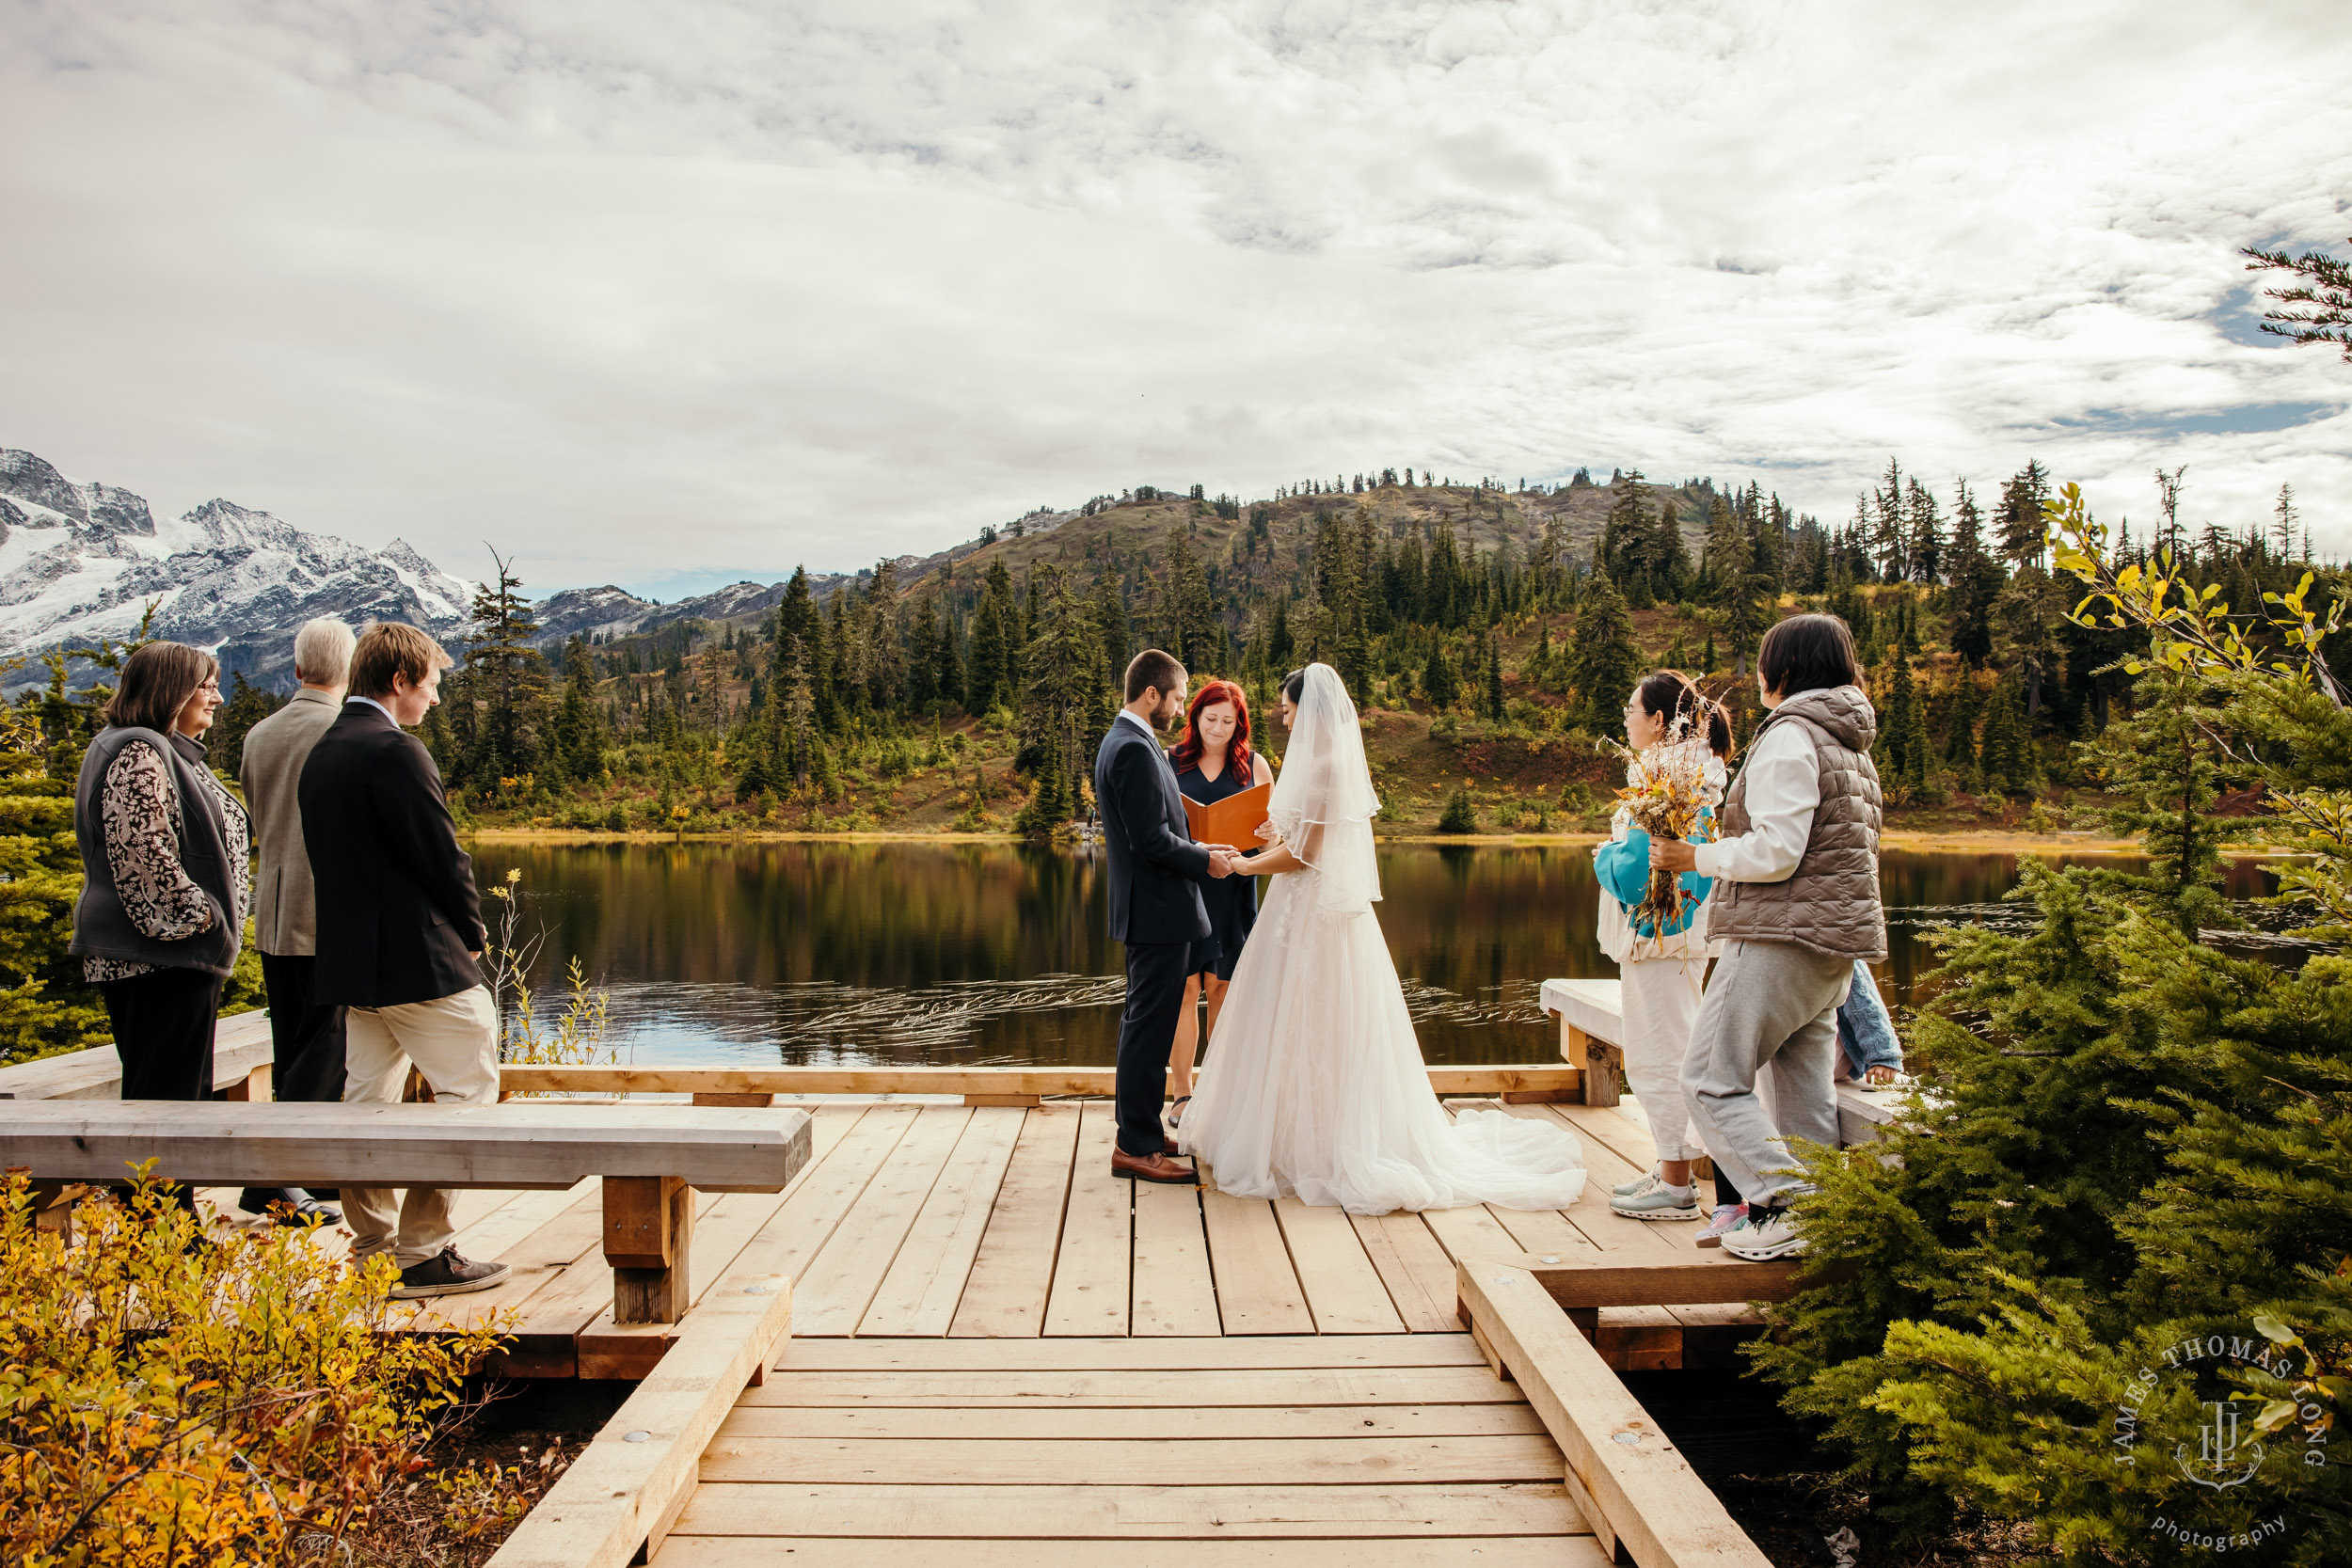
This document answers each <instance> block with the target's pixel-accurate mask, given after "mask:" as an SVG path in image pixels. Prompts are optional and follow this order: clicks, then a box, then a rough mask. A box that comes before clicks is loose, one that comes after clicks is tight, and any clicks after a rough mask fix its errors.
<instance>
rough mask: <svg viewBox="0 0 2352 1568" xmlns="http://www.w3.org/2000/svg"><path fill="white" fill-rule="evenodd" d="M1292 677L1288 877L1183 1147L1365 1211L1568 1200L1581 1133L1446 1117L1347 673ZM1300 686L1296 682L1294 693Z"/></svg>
mask: <svg viewBox="0 0 2352 1568" xmlns="http://www.w3.org/2000/svg"><path fill="white" fill-rule="evenodd" d="M1302 675H1303V679H1302V678H1301V677H1300V676H1294V677H1292V680H1291V681H1289V682H1285V683H1284V691H1283V701H1282V717H1283V719H1284V721H1286V722H1287V723H1289V725H1290V729H1291V738H1290V746H1289V748H1288V751H1287V753H1286V755H1285V756H1284V758H1283V761H1282V768H1281V771H1280V772H1279V774H1278V775H1277V777H1276V779H1275V784H1274V794H1273V799H1272V800H1271V801H1270V802H1269V803H1268V806H1267V816H1269V817H1270V818H1271V819H1272V822H1273V826H1274V831H1275V832H1276V834H1277V835H1278V836H1279V843H1278V844H1277V845H1275V846H1274V847H1271V848H1269V849H1267V850H1265V851H1263V852H1262V853H1261V854H1259V855H1257V856H1255V857H1253V858H1252V859H1251V860H1250V861H1247V862H1244V863H1243V864H1245V865H1254V866H1255V867H1256V868H1257V869H1258V870H1260V871H1271V872H1278V873H1280V875H1278V876H1276V877H1275V878H1274V885H1273V887H1272V889H1271V890H1270V891H1269V892H1268V893H1267V895H1266V899H1265V906H1264V908H1263V909H1262V910H1261V911H1259V913H1258V923H1257V926H1256V927H1255V928H1254V929H1252V930H1251V932H1250V933H1249V943H1248V946H1246V947H1244V948H1243V949H1242V956H1241V961H1240V963H1239V964H1238V965H1237V966H1236V967H1235V968H1234V971H1233V979H1232V989H1231V990H1228V991H1227V992H1226V998H1225V1006H1224V1008H1223V1010H1222V1012H1220V1014H1219V1015H1218V1019H1217V1030H1216V1038H1215V1040H1214V1041H1213V1047H1214V1048H1213V1049H1212V1050H1211V1052H1210V1053H1209V1064H1208V1068H1207V1070H1206V1071H1205V1072H1204V1073H1203V1074H1202V1076H1201V1078H1200V1083H1199V1085H1198V1086H1197V1087H1196V1088H1195V1089H1194V1091H1193V1098H1192V1104H1191V1105H1190V1106H1189V1107H1188V1108H1187V1109H1186V1110H1185V1112H1184V1119H1183V1121H1182V1123H1181V1124H1180V1125H1179V1126H1178V1128H1177V1134H1176V1135H1177V1143H1178V1144H1179V1146H1180V1147H1181V1148H1183V1149H1184V1152H1185V1153H1187V1154H1197V1155H1199V1156H1200V1159H1201V1160H1202V1161H1204V1162H1205V1163H1207V1164H1208V1165H1209V1166H1210V1167H1212V1169H1213V1171H1214V1173H1215V1176H1216V1185H1217V1186H1218V1187H1219V1188H1220V1189H1222V1190H1223V1191H1225V1192H1229V1193H1234V1194H1238V1195H1240V1196H1244V1197H1266V1198H1272V1197H1282V1196H1289V1195H1291V1194H1296V1195H1297V1196H1298V1197H1299V1198H1300V1199H1301V1200H1302V1201H1304V1202H1307V1203H1313V1204H1325V1205H1336V1206H1337V1207H1339V1208H1342V1209H1345V1210H1347V1211H1349V1212H1353V1213H1359V1214H1385V1213H1388V1212H1391V1211H1393V1210H1398V1209H1452V1208H1457V1207H1460V1206H1462V1205H1465V1204H1472V1203H1494V1204H1500V1205H1502V1207H1504V1208H1508V1209H1565V1208H1566V1207H1567V1206H1568V1205H1569V1204H1571V1203H1574V1202H1575V1201H1576V1200H1577V1198H1578V1196H1580V1195H1581V1194H1582V1192H1583V1190H1584V1162H1583V1158H1582V1154H1581V1150H1580V1149H1579V1148H1578V1146H1577V1141H1576V1134H1575V1133H1573V1132H1569V1131H1568V1130H1567V1129H1566V1128H1565V1127H1562V1126H1561V1125H1559V1124H1558V1123H1557V1122H1552V1121H1537V1120H1534V1119H1532V1118H1525V1119H1523V1118H1521V1117H1513V1116H1507V1115H1504V1114H1503V1113H1502V1112H1500V1111H1470V1112H1465V1113H1463V1114H1462V1115H1461V1116H1460V1117H1455V1118H1454V1119H1453V1120H1451V1121H1449V1120H1448V1119H1447V1117H1446V1114H1445V1112H1444V1110H1443V1109H1442V1108H1441V1107H1439V1105H1438V1100H1437V1096H1436V1095H1434V1094H1433V1093H1431V1092H1430V1088H1429V1070H1428V1069H1427V1067H1426V1066H1425V1065H1424V1064H1423V1063H1422V1056H1421V1043H1420V1041H1419V1040H1418V1039H1417V1038H1415V1037H1414V1034H1413V1021H1412V1018H1411V1016H1410V1015H1409V1014H1408V1013H1407V1012H1406V1007H1405V992H1404V989H1403V987H1401V986H1400V985H1399V984H1398V983H1397V977H1396V964H1395V961H1394V960H1393V959H1392V958H1390V956H1389V945H1388V942H1387V940H1386V939H1385V938H1384V937H1383V936H1382V935H1381V933H1380V922H1379V918H1378V916H1376V915H1375V914H1374V912H1373V909H1372V906H1373V904H1374V903H1375V901H1376V900H1377V899H1378V898H1379V896H1380V874H1379V869H1378V866H1377V864H1376V863H1375V860H1374V850H1373V837H1372V817H1373V814H1374V813H1375V812H1376V811H1378V810H1379V809H1380V800H1379V798H1378V797H1377V796H1376V795H1375V794H1374V793H1373V788H1372V771H1371V768H1369V767H1368V766H1367V765H1366V764H1365V761H1364V740H1363V734H1362V732H1361V731H1360V730H1359V728H1358V726H1357V721H1356V705H1355V704H1354V703H1352V702H1350V701H1349V700H1348V696H1347V689H1346V687H1344V686H1343V685H1342V684H1341V681H1340V677H1339V674H1338V672H1336V671H1334V670H1333V669H1332V668H1331V667H1330V666H1329V665H1327V664H1311V665H1309V666H1308V667H1307V668H1306V670H1305V671H1304V672H1302ZM1294 683H1295V686H1294Z"/></svg>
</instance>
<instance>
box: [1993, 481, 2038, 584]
mask: <svg viewBox="0 0 2352 1568" xmlns="http://www.w3.org/2000/svg"><path fill="white" fill-rule="evenodd" d="M2048 499H2050V470H2049V469H2047V468H2044V467H2042V464H2041V462H2040V461H2039V460H2036V461H2034V462H2030V463H2027V464H2026V466H2025V467H2023V468H2020V469H2019V470H2018V471H2017V472H2016V473H2015V474H2013V475H2011V476H2010V479H2009V480H2007V481H2006V482H2005V483H2003V484H2002V485H2001V504H2000V507H1999V509H1998V511H1997V512H1996V514H1995V515H1994V537H1995V538H1996V540H1997V541H1998V544H1999V547H2000V551H2001V555H2002V557H2003V559H2005V560H2007V561H2008V562H2010V564H2011V565H2012V566H2021V567H2022V566H2031V565H2037V564H2039V563H2040V562H2041V560H2042V541H2043V540H2044V539H2045V538H2047V537H2048V534H2049V524H2048V522H2047V521H2045V520H2044V518H2043V517H2042V504H2043V503H2044V502H2046V501H2047V500H2048Z"/></svg>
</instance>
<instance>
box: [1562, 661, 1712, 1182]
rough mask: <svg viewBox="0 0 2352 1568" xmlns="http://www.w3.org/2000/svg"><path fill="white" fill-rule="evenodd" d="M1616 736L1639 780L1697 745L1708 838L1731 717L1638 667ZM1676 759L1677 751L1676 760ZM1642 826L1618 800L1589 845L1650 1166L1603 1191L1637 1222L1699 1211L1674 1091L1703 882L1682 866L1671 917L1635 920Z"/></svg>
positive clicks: (1694, 989) (1703, 942)
mask: <svg viewBox="0 0 2352 1568" xmlns="http://www.w3.org/2000/svg"><path fill="white" fill-rule="evenodd" d="M1625 738H1626V744H1627V745H1628V746H1629V747H1630V748H1631V749H1632V751H1633V752H1634V756H1633V759H1632V760H1631V761H1630V762H1629V763H1628V764H1627V766H1626V782H1627V783H1628V784H1639V783H1641V782H1642V775H1643V773H1644V770H1645V768H1647V767H1650V766H1654V765H1655V764H1657V763H1658V762H1659V761H1660V760H1661V759H1660V755H1659V753H1660V752H1661V750H1673V749H1682V748H1688V749H1689V750H1690V751H1692V752H1696V753H1697V756H1696V758H1695V759H1693V760H1695V762H1696V764H1697V768H1698V771H1699V772H1700V774H1701V776H1703V777H1704V778H1705V779H1706V781H1707V803H1708V815H1707V818H1706V821H1705V822H1704V823H1703V825H1702V827H1701V830H1700V832H1699V834H1698V835H1697V836H1698V837H1699V838H1701V839H1702V840H1703V839H1705V838H1708V837H1712V836H1713V832H1712V828H1713V808H1714V807H1715V806H1716V805H1717V804H1718V803H1720V802H1721V801H1722V800H1723V792H1724V762H1725V761H1726V760H1727V759H1728V758H1729V756H1730V754H1731V721H1730V719H1729V718H1728V716H1726V715H1725V714H1724V710H1723V708H1722V707H1721V706H1719V705H1716V704H1714V703H1711V702H1709V701H1708V699H1707V697H1706V696H1705V695H1704V694H1703V693H1702V692H1701V691H1700V690H1699V689H1698V688H1697V687H1696V686H1695V685H1693V684H1692V681H1691V677H1690V676H1688V675H1685V674H1684V673H1681V672H1680V671H1679V670H1660V671H1656V672H1654V673H1651V674H1648V675H1645V676H1644V677H1643V679H1642V681H1641V683H1640V684H1639V685H1637V686H1635V687H1634V689H1633V695H1632V696H1631V698H1629V700H1628V701H1627V703H1626V705H1625ZM1676 760H1677V761H1679V760H1681V759H1676ZM1649 861H1650V856H1649V834H1648V833H1647V832H1645V831H1643V830H1642V829H1640V828H1637V827H1635V826H1634V825H1633V822H1632V818H1631V816H1629V813H1628V812H1627V811H1626V809H1625V808H1624V807H1622V806H1621V807H1619V808H1618V810H1617V814H1616V816H1614V817H1613V819H1612V820H1611V822H1610V825H1609V842H1608V843H1606V844H1602V845H1599V846H1597V847H1595V848H1594V850H1593V870H1594V874H1595V875H1596V876H1597V878H1598V879H1599V881H1600V922H1599V928H1598V934H1599V937H1600V947H1601V951H1602V952H1604V953H1606V954H1608V955H1609V957H1610V958H1613V960H1615V962H1616V965H1617V973H1618V974H1619V975H1621V976H1622V977H1623V980H1624V990H1623V992H1622V995H1623V998H1624V1001H1623V1006H1624V1008H1625V1013H1624V1017H1625V1075H1626V1077H1628V1078H1629V1079H1630V1080H1632V1083H1633V1092H1634V1093H1635V1094H1636V1095H1638V1096H1640V1097H1641V1101H1642V1112H1643V1114H1644V1115H1645V1116H1646V1117H1648V1118H1649V1132H1650V1141H1651V1142H1652V1143H1654V1144H1655V1145H1656V1146H1657V1148H1658V1164H1657V1167H1656V1168H1655V1169H1653V1170H1650V1171H1647V1172H1645V1173H1644V1174H1643V1175H1641V1176H1639V1177H1636V1178H1635V1179H1634V1180H1631V1181H1628V1182H1626V1183H1624V1184H1623V1185H1621V1186H1619V1187H1618V1188H1617V1189H1616V1190H1615V1191H1614V1192H1613V1193H1612V1194H1611V1195H1610V1199H1609V1207H1610V1208H1611V1209H1613V1210H1614V1211H1615V1212H1618V1213H1620V1214H1624V1215H1627V1216H1628V1217H1629V1218H1632V1219H1637V1220H1692V1219H1696V1218H1698V1216H1699V1206H1698V1201H1697V1199H1696V1198H1695V1197H1693V1196H1692V1192H1691V1157H1692V1154H1694V1153H1696V1152H1697V1149H1696V1148H1695V1147H1694V1146H1693V1145H1692V1141H1691V1138H1690V1123H1691V1118H1690V1114H1689V1112H1688V1111H1687V1110H1686V1109H1685V1108H1684V1104H1683V1098H1682V1081H1681V1075H1682V1057H1683V1053H1684V1052H1685V1050H1686V1049H1687V1048H1688V1046H1689V1044H1690V1040H1691V1026H1692V1023H1693V1022H1696V1020H1697V1018H1698V1016H1699V1001H1700V997H1701V995H1702V993H1703V988H1704V986H1705V985H1706V981H1707V961H1708V958H1711V957H1712V956H1713V949H1712V948H1710V947H1709V946H1708V941H1707V919H1706V912H1705V904H1706V899H1707V895H1708V890H1709V887H1710V883H1709V881H1708V879H1707V878H1704V877H1700V876H1698V875H1696V874H1694V873H1691V872H1685V873H1683V875H1682V878H1681V883H1682V892H1683V894H1684V903H1683V906H1682V910H1681V912H1680V913H1679V915H1678V916H1676V917H1674V918H1671V919H1668V920H1666V921H1664V922H1662V923H1661V922H1660V921H1659V920H1657V919H1656V918H1655V917H1643V918H1639V919H1637V918H1636V917H1635V915H1634V913H1633V911H1635V910H1637V909H1638V908H1640V906H1641V903H1642V900H1643V897H1644V895H1645V894H1646V892H1647V891H1648V888H1649V880H1650V863H1649Z"/></svg>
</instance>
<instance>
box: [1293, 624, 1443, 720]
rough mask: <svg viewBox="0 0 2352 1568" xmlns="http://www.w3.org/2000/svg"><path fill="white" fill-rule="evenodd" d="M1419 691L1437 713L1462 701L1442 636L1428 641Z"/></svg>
mask: <svg viewBox="0 0 2352 1568" xmlns="http://www.w3.org/2000/svg"><path fill="white" fill-rule="evenodd" d="M1277 662H1279V660H1278V661H1277ZM1421 689H1422V695H1423V696H1425V697H1427V698H1428V699H1429V706H1430V708H1431V709H1432V710H1433V711H1435V712H1438V713H1443V712H1444V711H1445V710H1446V709H1448V708H1450V707H1452V706H1453V705H1454V704H1455V703H1458V702H1460V701H1461V700H1462V677H1461V676H1460V675H1458V674H1456V673H1454V660H1452V659H1451V658H1448V657H1446V652H1445V639H1444V638H1443V637H1442V636H1433V637H1431V638H1430V640H1429V657H1427V658H1426V659H1423V660H1422V666H1421Z"/></svg>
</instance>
